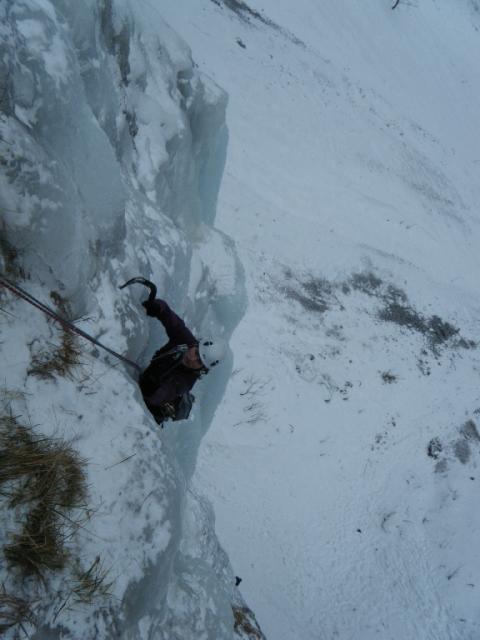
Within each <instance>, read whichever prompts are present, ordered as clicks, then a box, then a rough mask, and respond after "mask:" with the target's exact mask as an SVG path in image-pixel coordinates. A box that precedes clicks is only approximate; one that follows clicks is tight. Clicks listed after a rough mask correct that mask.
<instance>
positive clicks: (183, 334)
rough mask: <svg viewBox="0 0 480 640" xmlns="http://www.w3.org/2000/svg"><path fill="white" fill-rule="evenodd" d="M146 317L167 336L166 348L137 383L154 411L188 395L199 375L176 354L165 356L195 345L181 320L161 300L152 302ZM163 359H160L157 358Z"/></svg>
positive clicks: (153, 360)
mask: <svg viewBox="0 0 480 640" xmlns="http://www.w3.org/2000/svg"><path fill="white" fill-rule="evenodd" d="M149 315H151V316H153V317H155V318H158V320H160V322H161V323H162V324H163V326H164V327H165V331H166V332H167V336H168V342H167V344H165V345H164V346H163V347H162V348H161V349H160V350H159V351H157V352H156V353H155V355H154V356H153V358H152V361H151V363H150V364H149V366H148V367H147V368H146V369H145V371H144V372H143V373H142V374H141V375H140V380H139V384H140V389H141V391H142V394H143V399H144V400H145V403H146V405H147V407H148V408H149V409H150V410H151V411H155V409H157V408H158V407H161V406H162V405H163V404H164V403H165V402H172V401H173V400H175V399H176V398H178V396H181V395H183V394H184V393H186V392H187V391H190V389H191V388H192V387H193V385H194V384H195V382H196V381H197V380H198V379H199V377H200V375H201V372H200V371H196V370H195V369H190V368H189V367H185V366H184V365H183V364H182V363H181V356H179V354H178V353H172V354H169V355H164V354H167V353H168V352H169V351H171V350H172V349H175V347H177V346H178V345H187V346H188V347H191V346H194V345H196V344H198V340H197V339H196V338H195V336H194V335H193V334H192V333H191V331H190V330H189V329H187V327H186V326H185V323H184V322H183V320H182V319H181V318H179V317H178V316H177V314H176V313H175V312H174V311H172V310H171V309H170V307H169V306H168V304H167V303H166V302H165V301H164V300H155V302H154V303H153V304H151V305H150V307H149ZM162 355H163V357H159V356H162Z"/></svg>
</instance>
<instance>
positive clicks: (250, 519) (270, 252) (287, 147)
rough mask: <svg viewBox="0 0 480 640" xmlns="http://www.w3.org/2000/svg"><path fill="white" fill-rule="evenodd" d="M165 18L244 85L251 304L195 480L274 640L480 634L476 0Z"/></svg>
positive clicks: (243, 239) (214, 70)
mask: <svg viewBox="0 0 480 640" xmlns="http://www.w3.org/2000/svg"><path fill="white" fill-rule="evenodd" d="M148 4H149V6H151V7H157V6H158V5H156V3H154V2H153V1H152V0H149V2H148ZM161 12H162V15H163V17H164V18H165V19H166V20H167V22H168V23H169V24H170V25H172V26H173V27H174V28H175V29H176V30H177V31H178V32H179V33H180V34H181V35H182V36H183V37H184V38H185V40H186V41H187V42H188V43H189V44H190V46H191V47H192V51H193V55H194V57H195V59H196V60H197V62H198V64H199V66H200V69H208V71H209V73H210V74H211V75H212V77H213V79H214V80H215V81H216V82H217V83H218V84H219V85H220V86H222V87H224V88H225V89H226V91H227V92H228V94H229V106H228V111H227V122H228V126H229V134H230V137H229V146H228V155H227V163H226V170H225V176H224V180H223V182H222V185H221V190H220V195H219V214H218V216H217V225H218V226H219V228H220V229H221V230H222V231H224V232H226V233H227V234H229V235H230V236H232V237H233V238H235V240H236V243H237V247H238V251H239V256H240V259H241V261H242V263H243V265H244V268H245V274H246V283H247V294H248V308H247V312H246V315H245V317H244V318H243V320H242V322H241V323H240V325H239V327H238V328H237V330H236V331H235V333H234V336H233V339H232V342H231V345H232V349H233V352H234V365H233V366H234V370H233V373H232V377H231V379H230V382H229V385H228V388H227V392H226V395H225V398H224V400H223V402H222V405H221V407H220V409H219V411H218V412H217V413H216V415H215V419H214V422H213V426H212V428H211V429H210V431H209V432H208V434H207V435H206V437H205V438H204V440H203V442H202V447H201V450H200V458H199V462H198V466H197V471H196V474H195V476H194V484H195V485H196V487H198V488H199V489H200V490H201V491H203V492H204V493H205V494H206V495H207V496H208V497H209V498H210V499H211V500H212V501H213V504H214V509H215V513H216V516H217V521H216V528H217V532H218V535H219V538H220V541H221V543H222V544H223V546H224V547H225V549H226V551H227V553H228V554H229V556H230V559H231V561H232V563H233V566H234V568H235V571H236V573H238V574H239V575H240V576H241V577H242V578H243V582H242V585H241V587H240V588H241V590H242V593H243V594H244V595H245V596H246V597H247V599H248V600H249V602H251V603H253V604H254V607H255V610H256V613H257V617H258V620H259V622H260V625H261V626H262V628H263V630H264V631H265V633H266V635H267V637H271V638H275V639H276V640H283V639H285V640H286V639H287V638H288V639H290V638H298V639H301V640H313V639H318V638H339V639H341V640H349V639H352V640H353V639H354V640H367V639H368V640H370V639H371V638H374V637H376V638H381V639H382V640H398V639H399V638H402V640H419V639H422V640H423V639H432V640H433V639H435V640H447V639H448V640H450V639H453V638H455V639H462V640H467V639H468V640H474V639H476V638H478V637H479V633H480V618H479V614H478V607H477V602H478V590H479V588H480V553H479V551H478V548H477V547H478V545H477V544H476V543H477V538H478V535H479V532H480V516H479V515H478V509H476V503H477V495H478V483H479V482H480V476H479V474H478V464H479V455H480V438H479V435H478V434H479V421H480V417H479V416H480V393H479V391H478V383H479V373H480V369H479V366H480V359H479V350H478V326H479V325H478V316H479V312H480V294H479V292H478V276H479V266H480V258H479V253H478V246H479V240H480V225H479V223H480V217H479V196H480V181H479V179H478V172H479V166H480V165H479V163H480V156H479V153H478V149H479V148H480V144H479V143H480V140H479V119H478V114H479V112H480V90H479V86H480V85H479V69H480V67H479V63H478V60H479V48H480V37H479V28H480V18H479V13H478V3H476V2H472V1H470V0H458V1H457V2H454V3H452V2H443V1H440V2H439V1H435V0H421V1H419V2H413V3H407V2H401V3H400V5H399V6H398V7H397V8H396V9H395V10H394V11H392V9H391V3H390V2H388V1H387V0H366V1H365V2H362V3H352V2H344V1H341V2H334V3H332V2H325V1H321V2H318V1H314V0H299V2H296V3H294V4H293V3H291V2H288V1H287V0H275V1H273V0H252V1H251V2H250V3H249V4H248V5H245V4H244V3H242V2H240V1H236V0H202V1H201V2H197V3H191V2H187V1H186V0H180V1H179V0H175V2H173V1H171V0H165V2H163V3H162V8H161Z"/></svg>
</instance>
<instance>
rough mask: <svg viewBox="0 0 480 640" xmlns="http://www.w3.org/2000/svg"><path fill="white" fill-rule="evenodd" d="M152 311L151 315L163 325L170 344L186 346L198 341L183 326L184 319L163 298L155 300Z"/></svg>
mask: <svg viewBox="0 0 480 640" xmlns="http://www.w3.org/2000/svg"><path fill="white" fill-rule="evenodd" d="M152 311H153V313H152V315H154V317H155V318H158V320H160V322H161V323H162V324H163V326H164V327H165V331H166V332H167V336H168V338H169V340H170V342H171V343H172V344H174V345H177V344H187V345H188V346H192V345H194V344H197V343H198V340H197V339H196V338H195V336H194V335H193V334H192V332H191V331H190V330H189V329H187V327H186V326H185V323H184V321H183V320H182V319H181V318H179V317H178V316H177V314H176V313H175V312H174V311H172V310H171V309H170V307H169V306H168V304H167V303H166V302H165V300H159V299H157V300H155V302H154V304H153V309H152Z"/></svg>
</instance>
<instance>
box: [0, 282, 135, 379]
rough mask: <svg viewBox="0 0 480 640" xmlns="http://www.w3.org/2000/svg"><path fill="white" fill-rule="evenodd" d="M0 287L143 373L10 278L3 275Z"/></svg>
mask: <svg viewBox="0 0 480 640" xmlns="http://www.w3.org/2000/svg"><path fill="white" fill-rule="evenodd" d="M0 285H3V286H4V287H5V288H6V289H8V290H9V291H11V292H12V293H14V294H15V295H16V296H18V297H19V298H22V299H23V300H25V301H26V302H28V303H29V304H31V305H32V306H33V307H36V308H37V309H39V310H40V311H43V313H45V314H46V315H47V316H48V317H50V318H52V320H55V321H56V322H58V323H59V324H61V325H62V326H63V328H64V329H66V330H67V331H71V332H72V333H76V334H77V335H79V336H81V337H82V338H85V340H88V341H89V342H91V343H92V344H94V345H96V346H97V347H100V348H101V349H104V351H106V352H107V353H109V354H110V355H112V356H114V357H115V358H118V360H121V361H122V362H125V364H128V365H130V366H131V367H134V368H135V369H136V370H137V371H142V368H141V367H140V366H139V365H138V364H137V363H136V362H133V361H132V360H129V359H128V358H125V356H122V355H121V354H120V353H117V352H116V351H113V349H110V348H109V347H106V346H105V345H104V344H102V343H101V342H99V341H98V340H96V339H95V338H92V336H90V335H88V333H85V331H82V329H79V328H78V327H77V326H75V325H74V324H73V322H70V320H67V319H66V318H62V316H60V315H58V313H57V312H56V311H54V310H53V309H51V308H50V307H47V305H46V304H43V302H40V300H37V298H34V297H33V296H32V295H30V294H29V293H28V292H27V291H25V290H24V289H22V288H21V287H19V286H18V285H17V284H14V283H13V282H11V281H10V280H8V278H6V277H5V276H4V275H2V274H0Z"/></svg>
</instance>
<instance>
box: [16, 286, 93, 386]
mask: <svg viewBox="0 0 480 640" xmlns="http://www.w3.org/2000/svg"><path fill="white" fill-rule="evenodd" d="M50 298H51V299H52V301H53V302H54V303H55V306H56V307H57V309H58V311H59V312H60V313H61V315H63V317H65V318H69V317H70V309H69V305H68V301H67V300H66V299H65V298H63V297H62V296H61V295H60V294H59V293H57V292H56V291H51V292H50ZM49 347H50V348H45V349H41V350H39V351H38V352H37V353H35V354H34V355H33V356H32V363H31V366H30V368H29V369H28V374H29V375H32V376H36V377H37V378H41V379H43V380H54V379H55V377H56V376H59V377H62V378H70V379H72V378H73V374H74V371H75V369H76V368H77V367H78V366H79V365H81V364H82V362H81V360H80V357H81V350H80V347H79V345H78V340H77V337H76V335H75V334H74V333H72V332H71V331H68V330H66V329H62V334H61V338H60V344H50V345H49Z"/></svg>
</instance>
